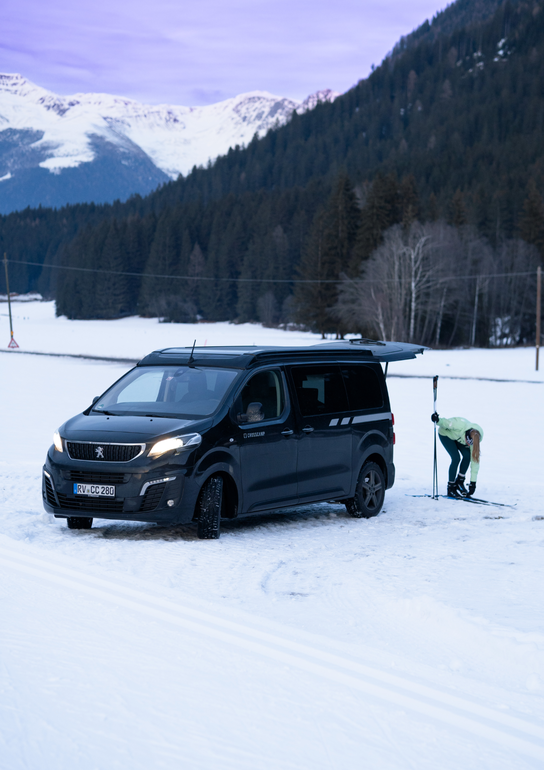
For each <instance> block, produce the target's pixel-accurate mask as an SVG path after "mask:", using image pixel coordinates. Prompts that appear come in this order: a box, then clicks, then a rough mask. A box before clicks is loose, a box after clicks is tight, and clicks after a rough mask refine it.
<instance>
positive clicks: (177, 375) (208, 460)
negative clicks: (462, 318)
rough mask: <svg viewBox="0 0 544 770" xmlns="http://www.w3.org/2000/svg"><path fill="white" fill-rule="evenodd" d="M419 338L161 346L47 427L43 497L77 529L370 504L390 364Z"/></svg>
mask: <svg viewBox="0 0 544 770" xmlns="http://www.w3.org/2000/svg"><path fill="white" fill-rule="evenodd" d="M423 350H424V348H422V347H418V346H416V345H409V344H405V343H395V342H387V343H385V342H376V341H372V340H361V339H357V340H349V341H339V342H327V343H322V344H319V345H314V346H309V347H293V348H285V347H283V348H280V347H198V348H193V349H191V348H167V349H165V350H157V351H155V352H153V353H151V354H150V355H148V356H146V357H145V358H144V359H142V360H141V361H140V362H139V363H138V364H137V365H136V366H135V367H134V368H133V369H131V370H130V371H129V372H128V373H127V374H125V375H124V376H123V377H121V379H119V380H117V382H115V383H114V384H113V385H112V386H111V387H110V388H108V390H106V392H105V393H103V394H102V395H101V396H98V397H96V398H95V399H93V403H92V404H91V405H90V406H89V407H88V408H87V409H85V411H83V412H82V413H81V414H78V415H77V416H75V417H72V418H71V419H70V420H68V421H67V422H65V423H64V424H63V425H61V427H60V428H59V429H58V431H57V432H56V433H55V435H54V440H53V445H52V446H51V447H50V449H49V451H48V453H47V458H46V461H45V465H44V468H43V503H44V506H45V510H46V511H47V512H48V513H51V514H52V515H54V516H56V517H57V518H64V519H66V521H67V525H68V527H69V528H71V529H88V528H89V527H91V526H92V522H93V519H95V518H100V519H117V520H123V521H127V520H128V521H141V522H156V523H160V524H176V523H179V524H181V523H187V522H195V523H196V527H197V532H198V536H199V537H200V538H202V539H211V538H218V537H219V533H220V526H221V520H222V519H234V518H236V517H241V516H249V515H255V514H259V513H262V512H266V513H271V512H274V511H278V512H281V510H282V509H283V508H292V507H293V506H297V505H306V504H308V503H316V502H322V501H331V500H333V501H337V502H342V503H344V504H345V506H346V509H347V511H348V513H349V514H350V515H351V516H355V517H366V518H368V517H371V516H376V515H377V514H378V513H379V512H380V510H381V508H382V505H383V502H384V495H385V491H386V490H387V489H389V488H390V487H392V486H393V483H394V480H395V466H394V464H393V445H394V443H395V434H394V418H393V414H392V412H391V406H390V403H389V396H388V392H387V385H386V377H385V375H386V372H387V366H388V364H389V363H390V362H393V361H400V360H404V359H409V358H415V356H416V355H417V354H418V353H422V352H423ZM384 370H385V371H384Z"/></svg>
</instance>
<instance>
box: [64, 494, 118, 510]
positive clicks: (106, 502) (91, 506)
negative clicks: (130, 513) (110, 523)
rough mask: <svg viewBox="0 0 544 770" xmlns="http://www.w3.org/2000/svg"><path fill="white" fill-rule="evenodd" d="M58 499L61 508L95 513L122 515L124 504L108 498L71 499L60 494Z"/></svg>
mask: <svg viewBox="0 0 544 770" xmlns="http://www.w3.org/2000/svg"><path fill="white" fill-rule="evenodd" d="M58 498H59V503H60V507H61V508H71V509H72V510H73V511H89V512H93V511H94V512H95V513H99V512H100V511H105V512H108V513H121V511H122V510H123V502H124V501H123V500H115V499H113V500H112V499H111V498H108V497H69V496H68V495H62V494H60V493H59V495H58Z"/></svg>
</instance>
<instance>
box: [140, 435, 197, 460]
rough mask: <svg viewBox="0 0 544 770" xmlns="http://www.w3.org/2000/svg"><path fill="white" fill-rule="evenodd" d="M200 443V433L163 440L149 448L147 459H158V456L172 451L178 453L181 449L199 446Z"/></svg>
mask: <svg viewBox="0 0 544 770" xmlns="http://www.w3.org/2000/svg"><path fill="white" fill-rule="evenodd" d="M201 443H202V436H201V435H200V433H188V434H187V435H185V436H176V437H175V438H165V439H163V440H162V441H157V443H156V444H154V445H153V446H152V447H151V449H150V450H149V455H148V457H160V455H163V454H165V453H166V452H172V451H176V452H179V451H180V450H181V449H188V448H189V447H197V446H200V444H201Z"/></svg>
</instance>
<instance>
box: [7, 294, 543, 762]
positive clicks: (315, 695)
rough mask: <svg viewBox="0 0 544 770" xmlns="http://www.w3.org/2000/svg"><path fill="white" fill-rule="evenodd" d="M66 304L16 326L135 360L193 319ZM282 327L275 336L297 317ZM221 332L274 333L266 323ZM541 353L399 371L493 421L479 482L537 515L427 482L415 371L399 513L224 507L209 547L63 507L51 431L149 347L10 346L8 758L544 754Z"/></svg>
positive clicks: (407, 383) (399, 461)
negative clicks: (49, 498)
mask: <svg viewBox="0 0 544 770" xmlns="http://www.w3.org/2000/svg"><path fill="white" fill-rule="evenodd" d="M50 305H51V303H27V305H26V306H25V307H24V308H22V307H21V309H20V310H19V309H18V308H17V307H16V311H17V312H16V313H15V316H16V322H17V323H19V321H17V313H20V315H21V317H22V318H25V319H26V321H25V323H24V324H22V325H21V324H20V325H19V327H18V326H17V325H16V330H15V337H16V338H17V337H18V331H17V329H18V328H20V329H22V332H23V334H24V338H25V344H28V340H31V341H32V340H34V343H35V344H34V345H33V348H34V349H36V350H40V348H41V349H42V350H43V351H44V352H46V351H47V347H49V346H50V345H51V344H54V347H55V349H56V351H57V352H65V353H78V352H82V350H83V352H86V353H89V354H93V352H94V353H95V354H96V353H98V354H102V353H104V354H106V355H108V354H110V355H111V354H115V353H116V354H117V355H119V354H120V353H121V355H123V356H124V355H126V356H127V357H135V358H136V357H139V356H141V355H143V354H145V353H146V352H149V350H150V349H152V348H153V347H155V348H156V347H166V346H168V345H172V344H180V343H181V344H185V340H184V339H180V334H181V333H182V334H181V336H182V337H187V336H191V335H192V333H193V330H187V329H185V327H177V325H173V324H172V325H171V324H168V325H166V324H153V322H151V321H149V320H145V321H144V319H125V320H124V322H123V323H119V322H116V321H115V322H73V323H70V322H66V321H65V320H63V319H53V318H49V317H48V316H47V314H48V313H49V312H50V309H49V308H50ZM22 318H21V320H22ZM1 320H2V319H1V318H0V323H1ZM140 321H141V322H142V323H140ZM2 328H3V327H0V333H1V331H2ZM131 329H132V332H131ZM55 330H56V331H55ZM4 331H5V330H4ZM264 333H265V336H266V341H267V342H268V343H269V344H282V337H283V336H284V335H286V334H287V333H285V332H280V331H276V330H264ZM206 334H207V335H209V336H208V339H207V342H208V344H228V343H229V342H231V341H235V342H239V341H241V337H242V336H243V334H246V336H248V335H252V336H253V335H254V337H255V338H254V339H247V341H248V342H255V341H258V340H259V329H258V327H256V328H252V329H250V330H249V331H248V330H247V329H246V330H245V331H244V330H243V329H241V328H239V327H232V325H228V324H215V325H211V324H210V325H208V326H207V328H206ZM273 334H276V338H275V340H274V342H273ZM8 335H9V332H8ZM8 335H6V340H7V339H9V336H8ZM212 335H215V336H212ZM238 335H241V336H240V337H239V336H238ZM233 336H234V337H235V339H233ZM296 336H297V335H295V337H296ZM176 337H177V342H174V340H175V339H176ZM306 340H307V342H308V343H310V344H311V343H313V342H314V341H317V340H315V338H312V337H311V336H310V335H308V336H307V337H306ZM18 341H19V342H20V340H18ZM52 341H53V342H52ZM263 341H264V340H263ZM148 343H149V345H148ZM300 343H301V339H297V342H296V343H295V344H300ZM284 344H285V343H284ZM45 345H47V347H45ZM141 345H148V347H146V348H145V349H143V350H140V349H139V347H140V346H141ZM50 349H51V348H50V347H49V350H50ZM531 367H533V368H534V351H530V350H512V351H510V350H502V351H471V350H467V351H449V352H446V351H438V352H437V353H426V354H425V355H424V356H423V357H422V358H420V359H418V360H416V361H409V362H405V363H403V364H399V365H395V368H394V369H393V366H391V367H390V370H391V369H393V372H397V373H401V374H402V373H406V374H418V375H419V376H421V377H426V376H428V375H430V374H432V373H433V372H435V371H436V372H439V373H440V374H441V376H442V377H443V379H440V380H439V391H438V410H439V412H440V413H442V414H444V415H447V416H450V415H451V416H453V415H454V414H461V415H465V416H467V417H469V418H471V419H476V420H477V421H478V422H480V423H481V424H482V425H483V428H484V431H485V437H484V441H483V443H482V468H481V471H480V476H479V479H478V488H477V494H478V495H480V496H481V497H483V498H489V499H494V500H497V501H501V502H507V503H511V504H516V508H515V509H498V508H495V509H491V508H484V507H479V506H476V505H474V506H469V505H462V504H452V503H451V501H448V500H442V501H434V500H430V499H425V498H412V497H408V496H407V495H411V494H418V493H422V492H429V491H430V489H429V487H430V486H431V469H432V436H433V428H432V424H431V423H430V420H429V415H430V412H431V411H432V391H431V383H430V380H429V381H426V380H425V379H412V378H409V379H403V378H401V377H399V378H392V379H390V380H389V389H390V394H391V400H392V407H393V411H394V413H395V418H396V433H397V444H396V454H395V464H396V468H397V479H396V483H395V486H394V487H393V489H391V490H389V491H388V493H387V496H386V502H385V506H384V510H383V512H382V513H381V514H380V516H378V517H377V518H375V519H370V520H354V519H351V518H349V517H348V516H347V514H346V512H345V509H344V507H343V506H341V505H338V504H319V505H309V506H304V507H303V508H299V509H292V510H288V511H284V512H282V513H281V515H277V514H273V513H271V514H269V515H266V516H260V517H252V518H248V519H242V520H239V521H231V522H225V523H224V525H223V526H222V536H221V539H220V540H219V541H212V542H206V541H199V540H197V538H196V532H195V528H194V526H192V525H187V526H171V527H159V526H154V525H149V524H139V523H132V522H129V523H125V522H110V521H105V520H96V521H95V524H94V526H93V529H92V530H89V531H81V532H77V531H69V530H67V528H66V526H65V524H64V522H62V521H61V520H56V519H54V518H52V517H50V516H49V515H47V514H45V513H44V512H43V509H42V505H41V466H42V464H43V459H44V456H45V452H46V451H47V447H48V446H49V444H50V443H51V435H52V432H53V431H54V430H55V429H56V428H58V426H59V425H60V424H61V423H62V422H63V421H64V420H65V419H67V418H68V417H69V416H72V415H73V414H75V413H76V412H78V411H81V409H82V408H84V407H85V406H87V405H88V403H90V401H91V399H92V397H93V396H94V395H97V394H98V393H99V392H102V391H103V390H104V389H105V388H106V387H107V386H108V385H109V384H111V382H113V381H114V380H115V379H117V378H118V377H119V376H120V375H121V374H122V373H123V372H124V371H126V370H127V368H128V365H127V364H120V363H107V362H100V361H90V360H81V359H70V358H50V357H45V356H43V357H42V356H29V355H25V354H24V353H22V354H16V355H10V356H2V357H0V372H1V376H0V399H1V401H2V403H3V404H4V405H7V406H4V410H3V415H2V436H3V437H4V439H5V440H4V442H3V443H0V501H1V505H0V574H1V575H2V579H1V580H0V612H1V613H2V618H3V623H2V624H0V710H1V714H0V755H2V756H4V757H8V758H9V763H8V764H7V765H6V767H8V769H9V770H19V768H21V770H22V769H23V768H31V770H35V768H37V767H39V768H40V770H46V768H49V767H51V768H53V767H54V768H55V770H64V768H67V770H68V768H70V770H72V769H73V768H74V767H77V768H78V770H79V768H81V769H82V770H94V769H95V768H105V767H107V768H108V770H110V768H117V767H119V768H123V769H124V768H126V767H130V768H131V770H139V768H140V767H141V768H144V767H145V768H149V767H151V766H153V767H157V768H164V769H165V770H170V768H172V769H173V768H178V767H187V768H203V769H206V770H216V768H220V769H221V770H222V769H223V768H231V767H232V768H246V767H247V768H248V770H249V769H250V768H251V770H253V769H254V768H266V770H268V768H270V770H275V769H276V768H297V769H298V768H308V769H310V768H312V770H313V769H314V768H321V767H323V768H330V767H332V768H338V770H345V769H348V768H349V769H350V770H351V768H354V770H355V768H357V769H358V768H360V767H361V766H362V763H363V764H364V766H368V767H372V768H377V769H379V770H382V769H384V770H385V769H386V768H387V769H389V768H391V769H392V770H397V769H402V770H405V769H406V770H408V769H409V768H417V770H421V769H422V768H425V769H426V768H429V770H431V768H432V770H435V768H436V767H440V768H441V770H450V769H451V770H453V768H454V767H455V768H458V767H463V768H474V770H479V768H483V767H490V768H493V770H496V769H497V768H499V769H501V770H502V768H504V769H505V770H507V769H509V768H516V770H518V768H523V769H524V768H540V767H542V766H543V764H544V762H543V760H544V729H543V728H542V724H544V722H543V718H544V699H543V697H542V694H543V691H544V685H543V683H544V629H543V624H542V606H543V600H544V566H543V560H542V553H543V551H542V549H543V547H544V530H543V527H544V521H543V520H542V516H543V513H544V512H543V510H542V502H541V501H542V488H543V482H542V474H541V459H542V449H541V436H542V435H543V434H544V414H543V410H542V408H541V387H540V385H541V382H542V375H541V374H540V373H536V374H535V373H534V372H533V371H532V368H531ZM448 374H451V375H453V376H457V375H458V376H471V377H475V378H478V377H484V376H486V375H489V376H491V377H492V378H494V379H503V380H506V379H516V380H518V381H517V382H507V381H504V382H484V381H478V380H477V379H473V380H467V381H463V380H446V379H445V377H446V376H447V375H448ZM505 375H506V376H505ZM522 380H528V381H529V382H522ZM535 383H536V384H537V387H535ZM518 428H519V430H520V432H519V433H518ZM518 435H520V436H522V438H519V439H518V438H515V436H518ZM439 452H440V454H439V481H440V485H441V488H443V487H444V486H445V480H446V475H447V457H446V453H445V452H443V451H441V447H439ZM0 764H1V763H0Z"/></svg>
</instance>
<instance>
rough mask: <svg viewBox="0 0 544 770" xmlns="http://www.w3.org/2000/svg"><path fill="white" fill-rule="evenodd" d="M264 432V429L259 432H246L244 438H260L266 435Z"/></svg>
mask: <svg viewBox="0 0 544 770" xmlns="http://www.w3.org/2000/svg"><path fill="white" fill-rule="evenodd" d="M264 433H265V432H264V430H261V431H259V432H258V433H244V438H259V437H260V436H264Z"/></svg>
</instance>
